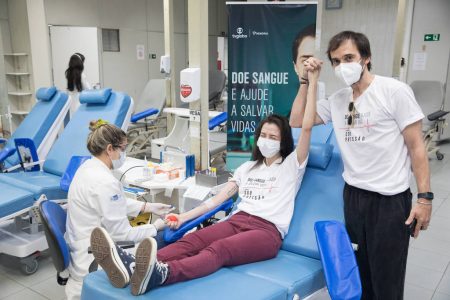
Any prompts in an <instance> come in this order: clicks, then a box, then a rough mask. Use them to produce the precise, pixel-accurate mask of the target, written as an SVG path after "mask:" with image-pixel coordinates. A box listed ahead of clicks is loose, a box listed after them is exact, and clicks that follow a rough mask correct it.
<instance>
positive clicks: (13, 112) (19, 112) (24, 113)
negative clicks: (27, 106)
mask: <svg viewBox="0 0 450 300" xmlns="http://www.w3.org/2000/svg"><path fill="white" fill-rule="evenodd" d="M11 114H12V115H18V116H26V115H28V111H25V110H13V111H11Z"/></svg>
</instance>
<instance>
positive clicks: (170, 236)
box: [164, 198, 234, 243]
mask: <svg viewBox="0 0 450 300" xmlns="http://www.w3.org/2000/svg"><path fill="white" fill-rule="evenodd" d="M233 204H234V201H233V199H231V198H230V199H228V200H227V201H225V202H223V203H222V204H221V205H219V206H217V207H216V208H214V209H212V210H210V211H209V212H207V213H205V214H204V215H201V216H200V217H197V218H195V219H192V220H189V221H187V222H186V223H184V224H183V225H181V227H180V228H178V229H176V230H172V229H170V228H168V227H166V228H165V229H164V241H166V242H167V243H173V242H175V241H177V240H179V239H180V238H181V237H183V235H184V234H185V233H186V232H188V231H189V230H191V229H192V228H194V227H197V226H198V225H200V224H201V223H202V222H203V221H206V220H208V219H209V218H211V217H212V216H214V215H215V214H216V213H217V212H219V211H227V210H230V209H231V208H232V207H233Z"/></svg>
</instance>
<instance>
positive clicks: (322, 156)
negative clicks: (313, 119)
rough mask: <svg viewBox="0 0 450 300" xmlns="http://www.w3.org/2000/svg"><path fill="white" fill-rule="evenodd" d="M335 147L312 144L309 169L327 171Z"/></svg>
mask: <svg viewBox="0 0 450 300" xmlns="http://www.w3.org/2000/svg"><path fill="white" fill-rule="evenodd" d="M333 148H334V147H333V145H330V144H322V143H311V146H310V147H309V158H308V167H310V168H315V169H320V170H325V169H326V168H327V167H328V164H329V163H330V160H331V156H332V155H333Z"/></svg>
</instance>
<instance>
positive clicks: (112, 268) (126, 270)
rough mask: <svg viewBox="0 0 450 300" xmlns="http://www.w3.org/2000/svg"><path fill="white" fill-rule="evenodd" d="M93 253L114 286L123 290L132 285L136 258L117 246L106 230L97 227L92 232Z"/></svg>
mask: <svg viewBox="0 0 450 300" xmlns="http://www.w3.org/2000/svg"><path fill="white" fill-rule="evenodd" d="M91 251H92V254H93V255H94V258H95V261H96V262H97V263H98V264H99V265H100V266H101V267H102V269H103V270H104V271H105V272H106V275H108V278H109V281H111V284H112V285H113V286H115V287H118V288H123V287H125V286H127V285H128V284H129V283H130V277H131V274H132V273H133V271H134V265H135V259H134V256H133V255H131V254H128V253H127V252H126V251H124V250H123V249H122V248H120V247H119V246H117V245H116V244H115V243H114V241H113V240H112V239H111V237H110V236H109V234H108V232H107V231H106V230H105V229H104V228H102V227H97V228H94V230H93V231H92V233H91Z"/></svg>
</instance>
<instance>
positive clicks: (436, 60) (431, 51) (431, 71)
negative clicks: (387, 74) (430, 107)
mask: <svg viewBox="0 0 450 300" xmlns="http://www.w3.org/2000/svg"><path fill="white" fill-rule="evenodd" d="M449 17H450V1H448V0H415V2H414V15H413V25H412V32H411V46H410V51H409V62H408V76H407V81H408V83H411V82H413V81H414V80H438V81H440V82H442V83H444V84H446V86H447V96H446V99H447V107H446V109H448V108H449V107H450V86H449V82H448V81H447V78H446V77H447V72H448V70H447V69H448V62H449V59H450V57H449V54H450V52H449V51H450V18H449ZM428 33H439V34H440V35H441V36H440V41H438V42H425V41H424V35H425V34H428ZM416 52H425V53H427V63H426V69H425V70H424V71H418V70H413V67H412V64H413V58H414V53H416Z"/></svg>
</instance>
